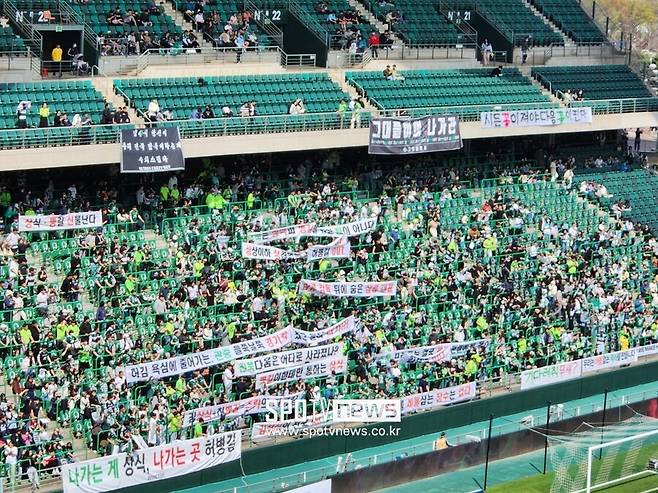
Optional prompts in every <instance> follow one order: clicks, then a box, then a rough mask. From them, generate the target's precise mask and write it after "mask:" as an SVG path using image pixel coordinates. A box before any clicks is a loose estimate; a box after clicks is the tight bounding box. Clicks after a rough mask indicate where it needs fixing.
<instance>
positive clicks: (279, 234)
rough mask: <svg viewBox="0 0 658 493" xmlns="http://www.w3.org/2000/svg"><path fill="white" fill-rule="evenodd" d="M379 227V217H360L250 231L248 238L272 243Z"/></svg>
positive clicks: (359, 233)
mask: <svg viewBox="0 0 658 493" xmlns="http://www.w3.org/2000/svg"><path fill="white" fill-rule="evenodd" d="M376 227H377V217H369V218H366V219H360V220H358V221H354V222H351V223H344V224H333V225H330V226H318V225H317V224H315V223H304V224H293V225H292V226H284V227H282V228H276V229H270V230H268V231H258V232H255V233H248V234H247V239H248V240H249V241H253V242H256V243H270V242H273V241H277V240H286V239H289V238H299V237H301V236H320V237H322V236H330V237H332V236H336V237H337V236H347V237H352V236H359V235H362V234H364V233H369V232H370V231H373V230H374V229H375V228H376Z"/></svg>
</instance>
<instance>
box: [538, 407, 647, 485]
mask: <svg viewBox="0 0 658 493" xmlns="http://www.w3.org/2000/svg"><path fill="white" fill-rule="evenodd" d="M549 441H550V442H551V447H550V449H549V451H550V458H551V468H552V470H553V471H554V473H555V476H554V479H553V481H552V483H551V488H550V493H592V492H593V491H597V490H599V489H602V488H605V487H609V486H612V485H615V484H618V483H623V482H627V481H634V480H636V479H638V478H641V477H647V476H652V475H656V473H657V472H658V471H657V470H655V469H657V468H658V466H655V465H652V467H649V462H650V461H651V459H654V458H655V459H658V420H657V419H655V418H649V417H648V416H641V415H638V416H636V417H634V418H631V419H629V420H626V421H623V422H620V423H611V424H610V425H608V426H605V427H598V426H593V425H591V424H589V423H583V424H582V427H581V429H580V431H576V432H574V433H569V434H563V435H560V436H555V435H554V436H552V437H549ZM657 462H658V461H657ZM656 486H658V477H656Z"/></svg>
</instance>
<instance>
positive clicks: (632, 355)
mask: <svg viewBox="0 0 658 493" xmlns="http://www.w3.org/2000/svg"><path fill="white" fill-rule="evenodd" d="M582 361H583V373H589V372H592V371H597V370H603V369H605V368H618V367H620V366H622V365H628V364H630V363H634V362H636V361H637V349H635V348H633V349H628V350H626V351H615V352H614V353H606V354H598V355H596V356H592V357H590V358H584V359H583V360H582Z"/></svg>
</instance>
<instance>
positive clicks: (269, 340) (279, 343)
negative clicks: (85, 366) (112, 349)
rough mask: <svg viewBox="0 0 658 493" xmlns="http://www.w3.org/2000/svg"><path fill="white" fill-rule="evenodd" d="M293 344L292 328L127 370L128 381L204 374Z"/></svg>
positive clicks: (133, 366) (135, 366)
mask: <svg viewBox="0 0 658 493" xmlns="http://www.w3.org/2000/svg"><path fill="white" fill-rule="evenodd" d="M290 343H291V330H290V327H286V328H285V329H281V330H279V331H278V332H275V333H273V334H269V335H266V336H263V337H259V338H257V339H252V340H250V341H243V342H238V343H235V344H231V345H230V346H221V347H218V348H215V349H208V350H206V351H201V352H198V353H192V354H186V355H184V356H176V357H173V358H168V359H163V360H158V361H149V362H148V363H140V364H138V365H130V366H126V368H125V371H126V381H127V382H128V383H134V382H141V381H143V380H151V379H155V380H157V379H160V378H166V377H171V376H174V375H180V374H181V373H187V372H191V371H196V370H202V369H203V368H208V367H210V366H214V365H220V364H222V363H226V362H228V361H232V360H234V359H238V358H244V357H246V356H251V355H252V354H256V353H264V352H268V351H273V350H275V349H280V348H282V347H284V346H287V345H289V344H290Z"/></svg>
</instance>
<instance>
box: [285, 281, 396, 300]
mask: <svg viewBox="0 0 658 493" xmlns="http://www.w3.org/2000/svg"><path fill="white" fill-rule="evenodd" d="M397 284H398V283H397V281H384V282H322V281H312V280H310V279H302V280H301V281H299V283H298V284H297V292H298V293H300V294H312V295H318V296H322V295H324V296H337V297H341V298H342V297H355V298H372V297H375V296H395V294H396V293H397Z"/></svg>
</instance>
